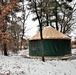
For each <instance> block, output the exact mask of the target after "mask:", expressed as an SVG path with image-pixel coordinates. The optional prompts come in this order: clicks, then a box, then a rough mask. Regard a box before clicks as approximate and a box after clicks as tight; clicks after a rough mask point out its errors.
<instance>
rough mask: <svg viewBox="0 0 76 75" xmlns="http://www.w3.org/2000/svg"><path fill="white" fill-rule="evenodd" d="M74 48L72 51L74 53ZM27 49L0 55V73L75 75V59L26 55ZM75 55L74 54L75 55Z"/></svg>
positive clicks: (9, 74) (12, 74)
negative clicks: (30, 56) (43, 59)
mask: <svg viewBox="0 0 76 75" xmlns="http://www.w3.org/2000/svg"><path fill="white" fill-rule="evenodd" d="M75 52H76V49H74V50H73V51H72V53H75ZM27 56H29V55H28V50H22V51H19V52H18V54H15V55H9V56H3V55H0V75H76V59H71V60H61V59H50V58H46V59H45V62H42V61H41V58H29V57H27ZM75 57H76V56H75Z"/></svg>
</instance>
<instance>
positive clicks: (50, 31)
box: [30, 26, 70, 40]
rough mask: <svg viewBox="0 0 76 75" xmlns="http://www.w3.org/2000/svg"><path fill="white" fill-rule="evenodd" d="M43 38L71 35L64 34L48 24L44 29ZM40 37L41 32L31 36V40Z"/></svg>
mask: <svg viewBox="0 0 76 75" xmlns="http://www.w3.org/2000/svg"><path fill="white" fill-rule="evenodd" d="M42 35H43V39H70V37H68V36H66V35H64V34H63V33H61V32H59V31H57V30H55V29H54V28H52V27H50V26H47V27H45V28H44V29H43V30H42ZM38 39H40V32H38V33H37V34H36V35H35V36H33V37H31V38H30V40H38Z"/></svg>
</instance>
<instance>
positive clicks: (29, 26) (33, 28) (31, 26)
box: [18, 0, 76, 38]
mask: <svg viewBox="0 0 76 75" xmlns="http://www.w3.org/2000/svg"><path fill="white" fill-rule="evenodd" d="M75 2H76V0H73V2H71V3H70V5H71V6H73V5H74V3H75ZM18 15H20V14H18ZM34 16H35V14H34V15H33V14H32V13H31V14H30V16H29V17H28V19H27V21H26V29H25V36H26V37H27V38H28V37H32V36H34V35H35V34H36V33H37V32H38V28H37V25H38V21H32V18H33V17H34ZM73 32H74V33H71V35H72V36H75V34H76V33H75V31H74V30H73Z"/></svg>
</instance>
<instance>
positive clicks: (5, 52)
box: [3, 43, 8, 56]
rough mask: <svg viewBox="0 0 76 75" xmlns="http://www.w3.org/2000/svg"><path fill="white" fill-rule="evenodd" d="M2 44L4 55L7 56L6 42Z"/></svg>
mask: <svg viewBox="0 0 76 75" xmlns="http://www.w3.org/2000/svg"><path fill="white" fill-rule="evenodd" d="M3 45H4V55H5V56H8V54H7V45H6V43H4V44H3Z"/></svg>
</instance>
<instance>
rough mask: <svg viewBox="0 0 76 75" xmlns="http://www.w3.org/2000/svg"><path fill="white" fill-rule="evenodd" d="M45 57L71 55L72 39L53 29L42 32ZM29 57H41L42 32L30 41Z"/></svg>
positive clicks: (48, 28)
mask: <svg viewBox="0 0 76 75" xmlns="http://www.w3.org/2000/svg"><path fill="white" fill-rule="evenodd" d="M42 35H43V48H44V56H64V55H68V54H71V39H70V38H69V37H68V36H66V35H64V34H63V33H61V32H59V31H57V30H55V29H54V28H52V27H45V28H43V30H42ZM29 55H30V56H41V55H42V49H41V38H40V32H38V33H37V34H36V35H35V36H33V37H31V38H30V40H29Z"/></svg>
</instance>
